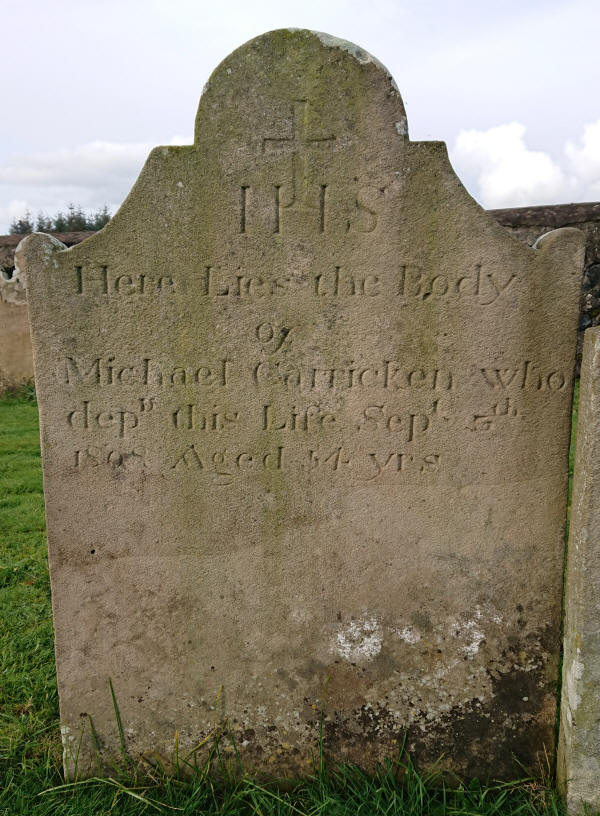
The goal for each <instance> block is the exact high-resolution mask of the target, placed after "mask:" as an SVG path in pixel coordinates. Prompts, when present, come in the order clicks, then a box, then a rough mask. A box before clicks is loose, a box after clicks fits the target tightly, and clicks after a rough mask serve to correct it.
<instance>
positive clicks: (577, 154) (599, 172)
mask: <svg viewBox="0 0 600 816" xmlns="http://www.w3.org/2000/svg"><path fill="white" fill-rule="evenodd" d="M565 153H566V156H567V159H568V161H569V166H570V169H571V172H572V173H573V175H574V176H575V178H577V179H579V181H580V186H581V189H582V194H583V195H584V196H586V198H585V199H582V200H588V201H589V200H591V199H597V198H600V119H599V120H598V121H597V122H594V123H593V124H591V125H586V126H585V128H584V130H583V137H582V140H581V146H580V147H578V146H577V145H576V144H574V143H573V142H571V141H568V142H567V144H566V145H565Z"/></svg>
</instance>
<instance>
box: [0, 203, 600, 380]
mask: <svg viewBox="0 0 600 816" xmlns="http://www.w3.org/2000/svg"><path fill="white" fill-rule="evenodd" d="M489 212H490V214H491V215H493V216H494V218H496V219H497V220H498V221H499V223H500V224H502V226H503V227H506V229H507V230H508V231H509V232H511V233H512V234H513V235H514V236H515V238H518V239H519V240H521V241H525V242H526V243H528V244H529V245H530V246H531V245H533V244H534V243H535V242H536V241H537V239H538V238H539V237H540V236H541V235H543V234H544V233H546V232H550V230H553V229H558V228H559V227H577V229H580V230H582V231H583V232H584V233H585V234H586V256H585V271H584V275H583V282H582V289H581V303H580V318H579V340H578V359H579V358H580V355H581V348H582V344H583V332H584V331H585V330H586V329H588V328H589V327H590V326H598V325H600V202H591V203H583V204H555V205H550V206H543V207H515V208H511V209H505V210H490V211H489ZM93 234H94V233H93V232H63V233H57V234H56V237H57V238H58V239H59V241H62V243H63V244H66V246H74V245H75V244H78V243H80V242H81V241H83V240H84V239H85V238H87V237H89V236H90V235H93ZM22 238H23V236H22V235H2V236H0V391H2V390H4V389H5V388H7V387H14V386H16V385H19V384H20V383H23V382H26V381H27V380H30V379H31V378H32V377H33V363H32V358H31V342H30V339H29V318H28V314H27V303H26V300H25V291H24V284H23V282H22V281H21V280H20V277H19V274H18V271H17V272H15V263H14V252H15V248H16V246H17V244H18V243H19V241H20V240H21V239H22Z"/></svg>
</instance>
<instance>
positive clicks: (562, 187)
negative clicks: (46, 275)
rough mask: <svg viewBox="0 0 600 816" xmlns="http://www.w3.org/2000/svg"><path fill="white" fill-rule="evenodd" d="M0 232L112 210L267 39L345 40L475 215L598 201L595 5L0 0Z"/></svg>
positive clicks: (598, 32)
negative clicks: (229, 62) (446, 162)
mask: <svg viewBox="0 0 600 816" xmlns="http://www.w3.org/2000/svg"><path fill="white" fill-rule="evenodd" d="M0 19H1V20H2V30H3V38H2V39H3V49H2V52H3V78H4V82H3V84H2V102H3V104H2V112H3V123H2V125H1V126H0V233H4V232H8V229H9V225H10V223H11V221H12V220H13V219H15V218H19V217H21V216H23V215H24V213H25V211H26V210H30V211H31V212H32V213H33V214H34V215H35V214H37V213H38V212H40V211H42V212H45V213H46V214H50V215H52V214H55V213H56V212H57V211H58V210H63V211H64V210H65V209H66V208H67V207H68V205H69V204H70V203H73V204H75V205H80V206H82V207H83V208H84V209H85V210H86V211H94V210H98V209H99V208H101V207H102V206H103V205H105V204H106V205H108V207H109V209H110V210H111V211H112V212H114V211H115V210H116V209H117V208H118V207H119V205H120V203H121V202H122V201H123V199H124V198H125V196H126V195H127V193H128V192H129V190H130V188H131V186H132V185H133V183H134V181H135V179H136V177H137V175H138V173H139V171H140V169H141V167H142V165H143V163H144V161H145V159H146V156H147V155H148V153H149V151H150V150H151V148H152V147H154V146H155V145H159V144H185V143H188V142H191V140H192V133H193V123H194V117H195V113H196V108H197V105H198V99H199V97H200V94H201V91H202V87H203V85H204V83H205V82H206V80H207V79H208V77H209V75H210V73H211V72H212V71H213V69H214V68H215V67H216V66H217V65H218V63H219V62H220V61H221V60H222V59H223V58H224V57H226V56H227V54H228V53H230V52H231V51H233V50H234V49H235V48H237V47H238V46H239V45H242V44H243V43H244V42H246V41H247V40H249V39H251V38H252V37H255V36H257V35H259V34H262V33H264V32H265V31H269V30H272V29H275V28H288V27H296V28H311V29H315V30H317V31H325V32H327V33H329V34H333V35H335V36H337V37H342V38H344V39H347V40H351V41H352V42H355V43H357V44H358V45H360V46H361V47H363V48H364V49H366V50H367V51H370V52H371V53H372V54H373V55H375V56H376V57H377V58H378V59H379V60H380V61H381V62H383V63H384V64H385V65H386V66H387V67H388V69H389V70H390V72H391V73H392V74H393V76H394V78H395V79H396V82H397V84H398V86H399V88H400V91H401V94H402V97H403V100H404V104H405V106H406V111H407V115H408V125H409V134H410V138H411V139H413V140H415V141H420V140H430V139H434V140H442V141H445V142H446V143H447V145H448V149H449V152H450V158H451V161H452V163H453V165H454V168H455V170H456V171H457V173H458V175H459V177H460V178H461V180H462V181H463V183H464V184H465V186H466V187H467V189H468V190H469V192H470V193H471V195H472V196H473V197H474V198H476V199H477V200H478V201H479V202H480V203H481V204H482V205H483V206H484V207H488V208H492V207H519V206H527V205H535V204H558V203H566V202H571V201H599V200H600V93H599V89H600V52H599V51H598V46H597V42H598V38H599V36H600V2H599V0H560V1H558V0H539V1H538V0H521V1H520V2H517V0H502V2H496V0H422V1H421V2H420V1H419V0H304V1H303V2H300V0H296V1H295V2H292V0H246V1H245V2H244V1H243V0H214V1H213V2H210V3H209V2H205V0H52V2H51V1H50V0H0Z"/></svg>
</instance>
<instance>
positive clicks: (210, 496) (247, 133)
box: [18, 30, 584, 778]
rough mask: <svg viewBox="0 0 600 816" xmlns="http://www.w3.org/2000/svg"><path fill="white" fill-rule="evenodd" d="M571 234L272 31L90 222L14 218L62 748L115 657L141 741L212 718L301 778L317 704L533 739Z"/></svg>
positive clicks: (249, 748) (363, 736)
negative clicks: (191, 136)
mask: <svg viewBox="0 0 600 816" xmlns="http://www.w3.org/2000/svg"><path fill="white" fill-rule="evenodd" d="M583 244H584V239H583V236H582V235H581V234H580V233H579V232H578V231H577V230H569V229H567V230H559V231H557V232H554V233H551V234H549V235H546V236H545V237H544V238H543V239H542V240H541V241H540V242H539V243H538V245H537V248H535V249H532V248H530V247H528V246H525V245H523V244H522V243H520V242H518V241H516V240H515V239H513V238H512V237H511V236H509V235H508V234H507V233H506V232H505V230H504V229H503V228H502V227H501V226H499V225H498V224H497V223H496V221H495V220H494V219H493V218H492V217H491V216H489V215H488V214H486V213H485V212H484V211H483V210H482V209H481V208H480V207H479V206H478V205H477V204H476V203H475V202H474V201H473V200H472V199H471V198H470V196H469V195H468V194H467V192H466V191H465V189H464V188H463V186H462V185H461V183H460V181H459V180H458V178H457V177H456V175H455V173H454V171H453V170H452V167H451V166H450V163H449V161H448V156H447V152H446V147H445V145H444V144H443V143H440V142H411V141H410V140H409V139H408V136H407V126H406V115H405V111H404V106H403V104H402V100H401V97H400V94H399V92H398V89H397V88H396V86H395V84H394V83H393V81H392V79H391V77H390V76H389V74H388V72H387V71H386V70H385V69H384V68H383V67H382V66H381V65H380V64H379V63H378V62H377V61H376V60H374V59H373V58H371V57H370V56H369V55H368V54H367V53H366V52H364V51H362V50H361V49H359V48H357V47H356V46H352V45H350V44H347V43H343V42H340V41H337V40H334V39H332V38H330V37H327V36H325V35H321V34H315V33H311V32H307V31H287V30H286V31H277V32H272V33H270V34H266V35H264V36H262V37H259V38H258V39H256V40H253V41H252V42H250V43H247V44H246V45H244V46H243V47H242V48H240V49H238V50H237V51H235V52H234V53H233V54H232V55H230V56H229V57H228V58H227V59H226V60H225V61H224V62H223V63H222V64H221V65H220V66H219V67H218V68H217V69H216V70H215V72H214V74H213V75H212V76H211V78H210V80H209V82H208V84H207V86H206V88H205V90H204V93H203V95H202V99H201V101H200V106H199V110H198V116H197V120H196V141H195V144H194V145H192V146H184V147H158V148H156V149H155V150H153V151H152V153H151V154H150V156H149V158H148V160H147V162H146V165H145V167H144V169H143V171H142V173H141V175H140V177H139V179H138V181H137V182H136V184H135V186H134V188H133V190H132V191H131V193H130V195H129V197H128V198H127V200H126V201H125V203H124V204H123V206H122V207H121V209H120V210H119V212H118V213H117V214H116V215H115V216H114V218H113V219H112V221H111V222H110V223H109V225H108V226H107V227H106V228H105V229H104V230H103V231H102V232H100V233H98V234H96V235H95V236H94V237H92V238H90V239H89V240H88V241H86V242H84V243H83V244H81V245H80V246H77V247H74V248H72V249H69V250H64V249H62V248H61V246H60V245H58V244H57V243H56V242H55V241H53V240H52V239H50V238H48V237H44V236H40V235H34V236H32V237H30V238H27V239H26V240H25V241H24V242H23V244H22V245H21V247H20V248H19V252H18V254H19V256H20V260H19V265H20V267H21V268H27V276H28V281H29V293H28V297H29V303H30V309H31V319H32V326H33V345H34V357H35V368H36V382H37V385H38V393H39V401H40V413H41V428H42V431H41V432H42V451H43V457H44V459H43V464H44V477H45V492H46V503H47V520H48V540H49V552H50V568H51V578H52V590H53V599H54V600H53V603H54V617H55V626H56V653H57V665H58V680H59V691H60V700H61V721H62V724H63V731H64V741H65V757H66V762H67V764H68V766H69V769H70V773H71V774H74V770H73V769H74V765H75V764H77V770H78V772H79V773H81V774H88V773H94V772H96V762H97V761H98V762H100V765H101V767H102V766H104V767H106V763H107V762H108V758H109V757H111V756H115V755H118V732H117V727H116V723H115V716H114V711H113V704H112V700H111V695H110V693H109V680H110V681H111V682H112V685H113V688H114V691H115V694H116V698H117V700H118V704H119V708H120V712H121V717H122V720H123V723H124V728H125V735H126V740H127V748H128V750H129V751H130V753H131V755H132V757H138V756H140V755H142V754H144V753H145V752H149V751H150V752H157V753H158V754H160V755H161V756H165V757H167V756H171V755H172V753H173V750H174V744H175V734H176V733H177V734H178V745H179V752H180V755H185V753H186V752H189V751H191V750H192V749H193V748H194V746H196V745H197V744H198V743H200V742H201V741H202V740H203V739H205V738H206V737H207V736H208V735H210V734H211V732H212V730H213V728H214V727H215V724H217V725H218V724H219V723H223V722H225V721H226V722H227V724H228V728H229V729H230V731H231V733H232V734H233V735H234V737H235V740H236V743H237V748H238V751H239V753H240V756H241V759H242V761H243V762H244V764H245V766H246V767H247V769H248V770H249V771H252V772H260V773H270V774H275V775H285V774H298V773H302V772H303V771H309V770H310V769H311V767H312V765H311V763H312V759H311V757H312V753H313V752H314V751H315V750H317V748H318V739H319V732H320V717H321V714H320V712H321V711H324V722H323V733H324V752H325V755H326V757H328V758H329V759H331V760H333V761H337V760H343V761H351V762H356V763H358V764H360V765H363V766H365V767H373V766H374V765H375V763H376V762H378V761H380V760H383V759H384V758H385V757H390V756H394V755H396V754H397V752H398V750H399V748H400V745H401V744H402V742H403V740H404V737H405V736H406V744H407V747H408V748H409V749H410V750H411V751H413V752H414V753H415V755H416V756H417V758H418V760H419V761H420V762H421V763H422V764H425V765H426V764H430V763H433V762H435V761H436V760H437V759H438V757H439V756H440V755H442V754H443V755H444V757H443V760H442V767H445V768H448V769H449V770H453V771H455V772H457V773H460V774H466V775H477V776H480V777H487V776H491V777H494V778H499V777H503V776H504V777H514V775H515V773H519V772H520V771H519V770H518V768H517V767H516V766H515V765H514V762H513V755H514V756H516V757H517V758H518V759H519V760H520V761H521V762H523V763H525V764H526V765H528V766H531V767H532V769H533V770H534V771H536V770H537V763H538V759H539V757H540V756H543V753H544V751H547V752H549V754H550V755H552V751H553V726H554V717H555V688H556V681H557V673H558V658H559V631H560V611H561V582H562V565H563V550H564V543H563V535H564V521H565V507H566V497H567V451H568V445H569V425H570V407H571V394H572V388H573V376H572V372H573V361H574V350H575V336H576V328H577V301H578V295H579V286H580V279H581V270H582V264H583ZM326 688H327V693H326V694H325V689H326ZM92 724H93V729H94V730H95V733H96V737H97V740H96V746H97V750H96V748H95V747H94V741H93V740H92V738H91V736H90V735H91V731H92ZM230 749H231V746H230Z"/></svg>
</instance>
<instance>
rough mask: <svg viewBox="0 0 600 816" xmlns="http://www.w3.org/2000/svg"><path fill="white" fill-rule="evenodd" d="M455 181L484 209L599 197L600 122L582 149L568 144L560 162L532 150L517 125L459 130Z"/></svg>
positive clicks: (588, 127)
mask: <svg viewBox="0 0 600 816" xmlns="http://www.w3.org/2000/svg"><path fill="white" fill-rule="evenodd" d="M451 155H452V161H453V164H454V166H455V167H456V170H457V172H458V174H459V176H460V177H461V178H462V179H463V181H464V182H465V184H466V186H467V187H468V188H469V189H470V190H471V192H472V193H473V195H474V196H475V198H477V200H478V201H479V202H480V203H481V204H482V205H483V206H484V207H489V208H492V207H523V206H531V205H535V204H558V203H564V202H567V201H593V200H596V199H598V198H599V197H600V120H598V121H597V122H595V123H593V124H589V125H586V126H585V128H584V132H583V136H582V139H581V143H580V144H579V145H578V144H576V143H574V142H572V141H571V140H569V141H567V142H566V144H565V146H564V149H563V153H562V155H561V156H560V158H559V160H557V159H555V158H553V157H552V156H551V155H550V154H549V153H547V152H544V151H541V150H534V149H532V148H531V147H530V146H529V145H528V144H527V141H526V128H525V126H524V125H522V124H520V123H519V122H510V123H509V124H504V125H498V126H497V127H492V128H489V129H488V130H461V131H460V133H459V134H458V137H457V139H456V143H455V145H454V149H453V150H452V154H451Z"/></svg>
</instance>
